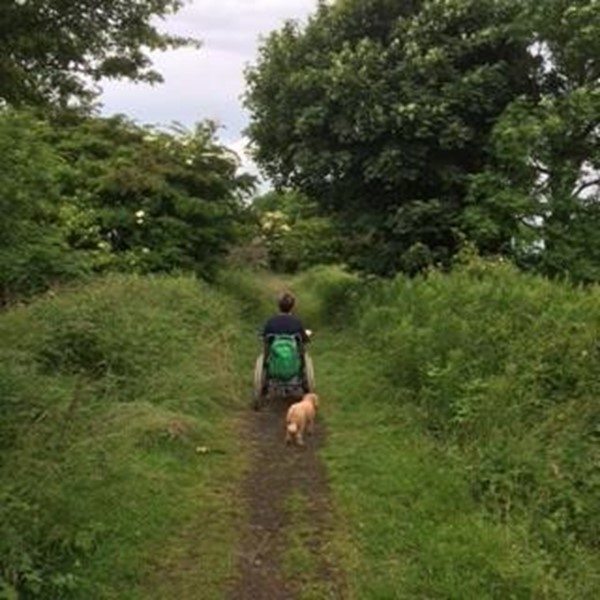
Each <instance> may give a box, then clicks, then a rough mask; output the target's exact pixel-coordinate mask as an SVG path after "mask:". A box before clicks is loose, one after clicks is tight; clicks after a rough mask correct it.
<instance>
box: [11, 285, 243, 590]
mask: <svg viewBox="0 0 600 600" xmlns="http://www.w3.org/2000/svg"><path fill="white" fill-rule="evenodd" d="M235 315H236V310H235V305H234V304H232V302H231V301H230V300H229V299H228V297H227V296H225V295H224V294H221V293H218V292H216V291H214V290H213V289H211V288H209V287H208V286H207V285H205V284H201V283H199V282H198V281H196V280H194V279H193V278H168V277H154V278H150V277H146V278H143V277H135V276H111V277H108V278H105V279H102V280H99V281H96V282H94V283H92V284H89V285H87V286H85V287H83V288H73V289H63V290H62V291H61V293H60V295H57V296H54V295H48V296H46V297H44V298H40V299H38V300H36V301H35V302H33V303H32V304H30V305H28V306H22V307H18V308H13V309H12V310H10V311H7V312H5V313H4V314H2V315H0V397H1V399H2V400H1V401H0V448H1V450H2V454H1V455H0V596H2V594H3V593H4V594H5V595H6V594H9V597H12V596H11V595H10V594H12V595H13V596H14V597H20V598H27V599H36V598H53V599H56V600H59V599H61V598H110V597H126V596H127V597H133V596H131V594H132V591H131V585H132V581H133V580H134V579H135V578H136V577H137V571H138V570H139V565H140V563H141V562H144V561H147V560H148V554H149V553H152V552H153V551H155V550H156V547H157V545H159V544H162V543H164V539H165V536H167V535H168V534H169V533H171V531H170V530H171V528H172V527H173V526H174V524H176V523H178V522H179V521H178V520H179V519H185V518H189V517H190V515H191V514H195V512H196V511H197V510H198V505H199V503H201V502H203V501H204V500H203V499H204V496H203V494H204V491H200V492H199V490H205V491H206V494H209V495H210V494H213V495H214V489H213V486H215V485H217V486H222V485H223V483H222V482H221V481H220V480H219V475H218V474H217V473H216V471H214V470H207V469H206V468H199V466H198V463H197V455H196V453H195V448H196V447H197V445H202V446H208V447H212V446H214V445H221V446H223V445H225V447H226V443H227V442H226V441H225V440H228V439H229V437H228V436H227V435H225V434H224V432H223V430H222V426H221V420H222V419H223V418H224V417H225V415H226V411H225V410H224V408H226V407H227V406H230V407H233V406H234V404H235V403H236V402H238V401H239V398H241V397H242V394H241V393H239V392H238V387H237V384H236V381H235V379H234V378H232V377H231V371H230V369H234V365H235V357H234V355H233V354H232V353H231V347H232V345H233V344H234V343H236V344H237V343H238V342H239V339H240V338H239V336H240V335H241V331H242V329H243V326H242V324H241V323H238V322H237V321H236V317H235ZM219 460H228V459H227V458H226V456H225V453H224V456H223V458H222V459H219ZM216 464H217V465H218V464H220V463H219V462H218V461H217V463H216ZM232 468H233V467H232V466H231V465H221V467H219V472H221V471H222V472H223V473H226V472H228V471H229V470H231V469H232ZM213 513H214V511H213ZM225 563H226V560H225V558H223V564H225Z"/></svg>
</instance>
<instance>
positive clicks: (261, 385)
mask: <svg viewBox="0 0 600 600" xmlns="http://www.w3.org/2000/svg"><path fill="white" fill-rule="evenodd" d="M264 363H265V357H264V354H262V353H261V354H260V355H259V357H258V358H257V359H256V365H255V367H254V395H253V398H252V408H253V409H254V410H260V408H261V407H262V406H263V405H264V403H265V401H266V396H265V392H264V389H265V383H266V382H265V376H266V374H265V364H264Z"/></svg>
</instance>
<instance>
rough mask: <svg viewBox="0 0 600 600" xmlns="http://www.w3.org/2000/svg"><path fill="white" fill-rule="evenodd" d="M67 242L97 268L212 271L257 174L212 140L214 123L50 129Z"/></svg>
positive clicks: (84, 123) (88, 122)
mask: <svg viewBox="0 0 600 600" xmlns="http://www.w3.org/2000/svg"><path fill="white" fill-rule="evenodd" d="M54 136H55V140H54V143H55V144H56V145H57V149H58V152H59V153H60V155H61V156H62V157H63V158H64V160H65V161H66V163H67V164H68V165H69V168H68V169H66V170H65V171H64V173H63V177H62V179H61V185H62V191H63V194H64V196H65V200H66V202H64V204H63V208H62V214H63V216H64V220H65V223H66V226H67V228H68V239H69V242H70V244H71V246H72V247H73V248H75V249H79V250H83V251H87V252H88V253H89V254H90V256H91V257H92V259H93V266H94V268H96V269H104V268H112V267H117V268H120V269H126V270H134V271H141V272H153V271H168V270H173V269H184V270H194V271H197V272H198V273H200V274H202V275H205V276H206V275H210V274H211V273H212V271H213V270H214V267H215V266H216V265H217V263H218V261H219V258H220V257H222V256H223V255H224V254H225V253H226V251H227V248H228V246H229V244H231V243H232V242H233V241H234V239H235V232H236V227H235V225H236V222H237V220H238V219H239V218H241V217H240V214H241V211H242V202H241V200H242V198H243V197H244V196H245V195H246V194H247V193H249V192H250V191H251V189H252V187H253V184H254V180H253V178H252V177H250V176H247V175H238V174H237V170H238V160H237V157H236V156H235V155H234V154H233V153H232V152H231V151H229V150H227V149H226V148H225V147H223V146H221V145H220V144H218V143H217V142H216V140H215V126H214V125H213V124H212V123H210V122H207V123H200V124H198V125H197V126H196V128H195V129H194V130H193V131H188V130H186V129H184V128H178V129H175V130H174V131H159V130H155V129H153V128H150V127H141V126H138V125H136V124H134V123H132V122H130V121H128V120H127V119H125V118H123V117H114V118H111V119H84V120H79V119H75V120H73V119H72V118H71V117H68V116H67V117H62V119H61V121H59V122H58V123H57V125H56V127H55V133H54Z"/></svg>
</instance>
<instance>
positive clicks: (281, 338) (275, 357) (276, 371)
mask: <svg viewBox="0 0 600 600" xmlns="http://www.w3.org/2000/svg"><path fill="white" fill-rule="evenodd" d="M300 367H301V365H300V353H299V352H298V344H297V341H296V338H295V337H294V336H292V335H278V336H277V337H276V338H275V339H274V340H273V342H272V343H271V348H270V349H269V358H268V359H267V372H268V374H269V377H272V378H273V379H278V380H280V381H289V380H290V379H292V377H295V376H296V375H298V374H299V373H300Z"/></svg>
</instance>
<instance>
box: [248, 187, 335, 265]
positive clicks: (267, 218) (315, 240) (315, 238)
mask: <svg viewBox="0 0 600 600" xmlns="http://www.w3.org/2000/svg"><path fill="white" fill-rule="evenodd" d="M252 211H253V213H254V214H255V215H256V217H257V219H258V222H259V228H260V239H261V240H262V242H263V243H264V245H265V246H266V249H267V253H268V262H269V267H270V268H271V269H273V270H275V271H279V272H287V273H294V272H296V271H303V270H305V269H308V268H310V267H313V266H315V265H323V264H329V263H332V262H336V260H337V259H338V258H339V255H340V247H341V240H340V237H339V234H338V232H336V230H335V228H334V227H333V224H332V222H331V220H330V219H328V218H327V217H323V216H321V215H319V213H318V210H317V206H316V204H315V203H314V202H311V201H310V200H309V199H308V198H307V197H306V196H304V195H302V194H300V193H297V192H283V193H279V192H269V193H267V194H265V195H264V196H261V197H259V198H256V199H255V200H254V201H253V203H252Z"/></svg>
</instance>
